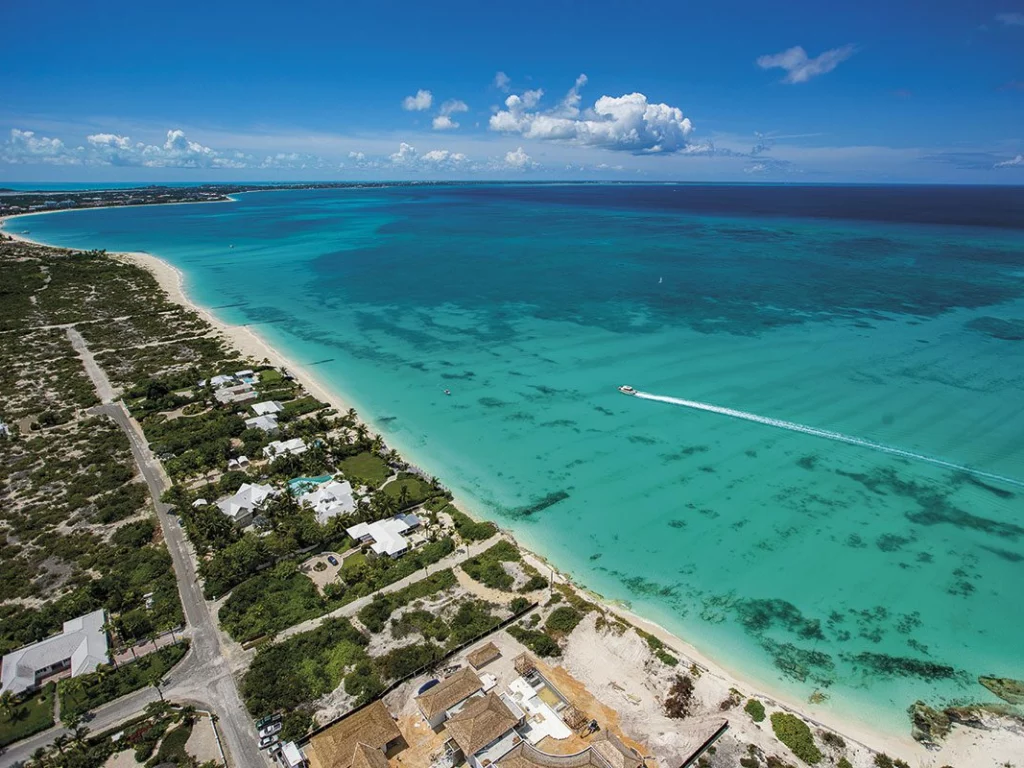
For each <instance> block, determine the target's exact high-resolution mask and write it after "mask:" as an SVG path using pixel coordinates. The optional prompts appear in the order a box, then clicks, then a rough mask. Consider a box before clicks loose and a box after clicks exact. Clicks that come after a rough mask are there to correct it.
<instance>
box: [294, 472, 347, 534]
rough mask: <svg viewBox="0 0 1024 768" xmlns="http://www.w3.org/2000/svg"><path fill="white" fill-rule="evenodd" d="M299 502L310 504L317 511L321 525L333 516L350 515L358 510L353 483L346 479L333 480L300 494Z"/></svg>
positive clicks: (317, 517)
mask: <svg viewBox="0 0 1024 768" xmlns="http://www.w3.org/2000/svg"><path fill="white" fill-rule="evenodd" d="M299 502H300V503H302V504H308V505H309V506H311V507H312V508H313V511H314V512H316V519H317V522H319V523H320V524H321V525H324V524H325V523H327V521H328V520H330V519H331V518H332V517H337V516H338V515H350V514H352V513H353V512H355V511H356V500H355V498H354V497H353V496H352V485H351V484H350V483H349V482H348V481H347V480H346V481H345V482H343V483H339V482H338V481H337V480H331V481H330V482H327V483H324V484H322V485H319V486H317V487H316V489H315V490H312V491H309V492H308V493H304V494H302V495H301V496H299Z"/></svg>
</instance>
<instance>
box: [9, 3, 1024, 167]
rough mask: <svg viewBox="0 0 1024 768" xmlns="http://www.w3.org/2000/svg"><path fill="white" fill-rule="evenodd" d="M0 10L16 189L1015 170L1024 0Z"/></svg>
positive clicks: (1021, 134) (1023, 90)
mask: <svg viewBox="0 0 1024 768" xmlns="http://www.w3.org/2000/svg"><path fill="white" fill-rule="evenodd" d="M0 25H2V26H3V28H4V29H5V35H4V45H3V46H2V48H0V182H2V181H3V180H9V181H32V180H39V181H44V180H47V181H55V180H69V181H70V180H74V181H90V180H100V181H103V180H105V181H114V180H126V181H131V180H139V181H159V180H178V181H180V180H196V181H206V180H242V179H254V180H255V179H407V178H415V179H430V178H516V179H518V178H537V179H547V178H562V179H577V178H578V179H592V178H613V179H630V180H634V179H635V180H644V179H648V180H654V179H684V180H711V181H730V180H733V181H735V180H743V181H749V180H765V181H796V182H840V181H849V182H873V181H880V182H884V181H894V182H896V181H899V182H964V183H1015V184H1019V183H1024V156H1022V153H1024V0H1010V1H1009V2H986V1H984V0H982V1H981V2H973V3H972V2H949V1H948V0H936V1H935V2H924V0H918V1H917V2H900V0H889V1H887V2H876V1H875V0H865V1H863V2H842V3H822V2H820V1H819V2H787V3H764V2H761V1H756V2H755V1H754V0H749V1H746V2H714V3H708V2H700V3H690V2H680V1H678V0H677V1H676V2H647V3H632V2H602V1H598V0H593V1H591V2H562V1H559V0H547V1H546V2H532V1H531V2H518V3H514V4H510V3H481V2H479V0H477V1H476V2H431V3H427V2H418V3H410V2H387V1H386V0H378V2H351V1H346V2H330V3H311V2H294V3H281V2H263V1H262V0H249V1H248V2H244V3H240V2H233V1H230V2H229V1H228V0H214V1H212V2H211V1H210V0H207V2H204V3H193V2H188V1H187V0H185V1H179V2H178V3H175V4H173V5H167V4H157V3H135V4H117V5H112V4H109V3H100V2H87V1H85V0H76V1H75V2H68V1H67V0H57V1H50V2H46V1H45V0H40V2H38V3H3V4H2V5H0Z"/></svg>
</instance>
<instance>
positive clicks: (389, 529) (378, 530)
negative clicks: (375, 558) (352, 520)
mask: <svg viewBox="0 0 1024 768" xmlns="http://www.w3.org/2000/svg"><path fill="white" fill-rule="evenodd" d="M419 527H420V519H419V518H418V517H416V515H413V514H404V515H395V516H394V517H391V518H388V519H387V520H378V521H376V522H374V523H357V524H356V525H353V526H352V527H351V528H348V529H347V533H348V535H349V536H351V537H352V538H353V539H355V540H356V541H358V542H360V543H361V544H369V545H370V549H371V550H372V551H373V552H374V554H377V555H387V556H388V557H398V556H399V555H403V554H405V553H406V552H408V551H409V539H408V538H407V534H408V533H409V532H410V531H413V530H415V529H416V528H419Z"/></svg>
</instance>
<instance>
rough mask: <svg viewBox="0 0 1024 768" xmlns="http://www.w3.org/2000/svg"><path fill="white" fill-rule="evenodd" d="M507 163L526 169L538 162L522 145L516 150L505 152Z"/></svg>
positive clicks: (513, 166) (512, 166)
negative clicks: (534, 160)
mask: <svg viewBox="0 0 1024 768" xmlns="http://www.w3.org/2000/svg"><path fill="white" fill-rule="evenodd" d="M505 165H507V166H509V167H510V168H515V169H516V170H526V169H527V168H533V167H534V166H535V165H537V164H536V163H535V162H533V159H532V158H531V157H530V156H529V155H528V154H526V153H525V152H524V151H523V148H522V147H518V148H517V149H516V150H515V151H510V152H506V153H505Z"/></svg>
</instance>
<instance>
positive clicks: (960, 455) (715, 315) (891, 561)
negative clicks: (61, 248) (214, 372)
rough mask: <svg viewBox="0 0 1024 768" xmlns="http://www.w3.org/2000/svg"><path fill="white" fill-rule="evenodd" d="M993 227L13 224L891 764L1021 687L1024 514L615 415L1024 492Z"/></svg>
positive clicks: (382, 192) (423, 217)
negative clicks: (116, 279) (165, 309)
mask: <svg viewBox="0 0 1024 768" xmlns="http://www.w3.org/2000/svg"><path fill="white" fill-rule="evenodd" d="M993 195H996V193H993V192H991V191H986V190H975V191H971V190H960V191H957V190H946V191H941V190H939V191H934V190H931V191H929V190H878V189H875V190H871V189H864V188H849V189H844V188H818V189H812V188H804V189H803V190H801V189H799V188H798V189H796V190H795V191H794V189H790V188H779V187H775V188H770V187H765V188H756V187H754V188H729V187H724V186H723V187H688V186H681V187H680V186H677V187H669V186H663V187H622V186H618V187H616V186H590V187H573V186H564V187H560V186H548V187H500V186H495V187H423V188H395V189H365V190H344V191H337V190H331V191H319V192H269V193H257V194H247V195H242V196H241V197H240V199H239V201H238V202H237V203H233V204H217V205H194V206H173V207H166V208H161V207H148V208H136V209H115V210H94V211H82V212H69V213H61V214H59V215H47V216H39V217H33V218H25V219H20V220H15V221H14V222H12V223H10V224H9V225H8V226H9V227H10V228H11V229H13V230H15V231H22V230H24V229H28V230H30V232H31V236H33V237H36V238H39V239H41V240H43V241H46V242H51V243H54V244H58V245H66V246H71V245H74V246H79V247H103V248H107V249H111V250H145V251H149V252H152V253H154V254H157V255H159V256H161V257H163V258H165V259H167V260H168V261H170V262H171V263H173V264H174V265H175V266H177V267H179V268H180V269H182V270H183V271H184V273H185V275H186V279H187V289H188V292H189V294H190V295H191V296H192V297H193V298H194V299H196V300H197V301H198V302H200V303H202V304H204V305H206V306H207V307H211V308H214V310H215V312H216V313H217V314H218V315H219V316H221V317H223V318H224V319H225V320H227V321H230V322H235V323H249V324H252V326H253V327H254V329H255V330H257V331H258V332H259V333H261V334H262V335H264V336H265V337H266V338H267V339H268V340H269V341H270V342H271V343H273V344H274V345H275V346H278V347H279V348H280V349H282V351H284V352H286V353H287V354H288V355H289V356H290V357H292V358H293V359H294V360H296V361H297V362H299V363H302V364H315V365H313V367H312V368H311V369H310V370H311V371H312V372H313V373H314V374H315V375H316V376H317V377H318V378H319V379H321V380H322V381H324V382H326V383H328V384H330V385H332V386H334V387H336V388H337V390H338V391H339V392H341V393H344V394H345V395H346V396H347V398H348V399H349V400H350V401H351V402H353V403H354V404H355V405H356V406H357V407H358V408H359V409H360V411H361V412H362V413H363V414H364V415H366V416H367V417H369V419H370V420H371V421H372V422H373V423H374V424H375V425H377V426H378V428H379V429H380V430H381V431H382V432H383V433H384V435H385V437H386V439H387V440H388V442H389V443H390V444H393V445H395V446H396V447H398V448H399V449H400V450H402V451H403V452H405V453H408V454H409V455H410V456H411V458H413V460H414V461H416V463H418V464H420V465H421V466H423V467H424V468H426V469H428V470H429V471H431V472H433V473H435V474H437V475H438V476H440V477H441V478H442V479H443V480H444V481H445V482H446V484H448V485H449V486H450V487H452V488H453V489H454V490H455V491H456V492H457V493H458V494H459V495H460V496H461V497H464V498H466V499H467V500H470V501H471V502H472V505H473V507H474V508H475V510H476V511H478V512H479V513H481V514H483V515H486V516H488V517H490V518H492V519H495V520H496V521H498V522H499V523H501V524H502V525H504V526H506V527H508V528H510V529H511V530H512V531H514V533H515V534H516V535H517V537H519V538H520V540H521V541H523V542H524V543H525V544H527V545H528V546H530V547H531V548H534V549H536V550H537V551H539V552H540V553H542V554H544V555H545V556H547V557H549V558H550V559H552V560H553V562H554V563H555V564H557V566H558V567H560V568H561V569H563V570H565V571H567V572H569V573H571V574H572V575H573V576H574V577H575V578H576V579H577V580H578V581H580V582H581V583H583V584H585V585H587V586H588V587H590V588H592V589H594V590H596V591H598V592H600V593H602V594H603V595H605V596H607V597H609V598H613V599H617V600H622V601H626V602H628V603H629V604H630V605H631V606H632V608H633V609H634V610H636V611H637V612H639V613H641V614H643V615H645V616H647V617H649V618H651V619H653V620H655V621H658V622H659V623H661V624H663V625H665V626H666V627H668V628H670V629H672V630H673V631H675V632H677V633H678V634H680V635H681V636H683V637H685V638H686V639H687V640H689V641H690V642H692V643H693V644H694V645H696V646H697V647H698V648H700V649H701V650H702V651H704V652H705V653H707V654H708V655H710V656H712V657H714V658H715V659H717V660H719V661H720V662H722V663H723V664H725V665H726V666H727V667H729V668H731V669H734V670H737V671H739V672H742V673H743V674H745V675H747V676H748V677H752V678H755V679H757V680H758V681H761V682H763V683H764V684H765V685H768V686H770V687H771V688H772V689H773V690H777V691H779V692H781V693H784V694H786V695H788V696H791V697H793V698H796V699H805V698H806V697H807V696H809V695H810V694H811V693H812V692H813V691H815V690H821V691H823V692H825V693H827V694H828V696H829V699H828V701H827V702H826V703H825V705H824V706H825V707H832V708H834V709H836V710H838V711H840V712H842V713H844V714H847V715H849V716H853V717H857V718H858V719H860V720H863V721H865V722H870V723H871V724H872V725H873V726H875V727H879V726H880V727H884V728H887V729H889V730H892V731H900V732H905V730H906V727H907V720H906V716H905V714H904V710H905V708H906V706H907V705H908V704H909V703H911V702H912V701H914V700H915V699H918V698H922V699H926V700H928V701H930V702H933V703H942V702H946V701H953V700H960V699H966V698H969V699H980V700H990V699H991V697H990V696H989V695H988V694H987V692H986V691H985V690H984V689H983V688H981V687H980V686H979V685H977V684H976V682H974V681H975V678H976V676H977V675H978V674H988V673H994V674H999V675H1004V676H1009V677H1016V678H1024V654H1021V652H1020V639H1021V637H1022V634H1024V633H1022V630H1024V612H1022V611H1020V610H1019V595H1020V591H1021V587H1022V586H1024V489H1022V488H1021V487H1019V486H1018V485H1015V484H1014V483H1013V482H1002V481H999V480H994V479H992V478H991V477H987V476H986V477H981V476H976V475H972V474H971V473H969V472H963V471H956V470H951V469H948V468H946V467H942V466H936V465H933V464H928V463H925V462H921V461H917V460H914V459H912V458H907V457H905V456H895V455H891V454H886V453H883V452H880V451H876V450H873V449H870V448H865V447H863V446H858V445H851V444H848V443H844V442H838V441H836V440H831V439H827V438H823V437H820V436H815V435H810V434H803V433H797V432H792V431H787V430H784V429H778V428H774V427H771V426H767V425H765V424H762V423H756V422H751V421H747V420H743V419H738V418H732V417H730V416H726V415H721V414H717V413H709V412H703V411H698V410H694V409H692V408H687V407H681V406H678V405H673V404H669V403H664V402H655V401H648V400H642V399H640V398H628V397H625V396H623V395H621V394H619V393H618V392H617V390H616V387H617V386H618V385H620V384H626V383H628V384H632V385H633V386H635V387H637V388H638V389H641V390H644V391H646V392H650V393H655V394H658V395H665V396H670V397H675V398H685V399H688V400H692V401H699V402H701V403H711V404H715V405H720V406H727V407H730V408H735V409H741V410H743V411H747V412H751V413H753V414H757V415H760V416H768V417H772V418H777V419H785V420H788V421H792V422H797V423H799V424H802V425H809V426H811V427H815V428H819V429H823V430H831V431H835V432H840V433H843V434H845V435H851V436H855V437H857V438H863V439H867V440H870V441H873V442H876V443H880V444H883V445H885V446H890V447H894V448H898V449H901V450H905V451H909V452H913V453H919V454H924V455H927V456H929V457H935V458H938V459H941V460H943V461H947V462H950V463H952V464H956V465H963V466H969V467H973V468H977V469H978V470H982V471H984V472H986V473H989V474H990V475H998V476H1001V477H1004V478H1007V479H1008V480H1010V481H1012V480H1024V408H1022V405H1024V397H1022V395H1024V343H1022V341H1024V222H1022V220H1021V214H1020V211H1024V199H1022V197H1024V193H1022V192H1021V191H1020V190H1003V191H1001V192H999V193H998V195H1000V196H993ZM957 222H962V223H963V224H962V225H956V223H957ZM229 244H232V245H233V246H234V247H233V248H228V245H229ZM445 389H449V390H451V393H452V394H451V396H445V394H444V390H445Z"/></svg>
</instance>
